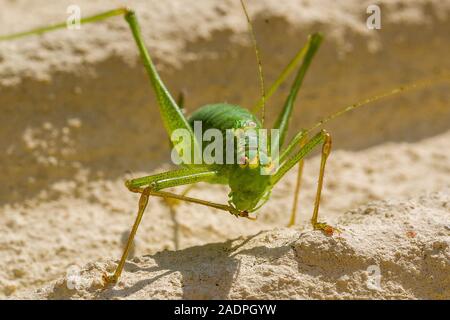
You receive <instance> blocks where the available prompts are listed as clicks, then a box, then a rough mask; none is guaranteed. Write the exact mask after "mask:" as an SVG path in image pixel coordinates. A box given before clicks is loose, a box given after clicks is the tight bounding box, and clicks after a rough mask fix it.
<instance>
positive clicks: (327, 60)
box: [0, 0, 450, 299]
mask: <svg viewBox="0 0 450 320" xmlns="http://www.w3.org/2000/svg"><path fill="white" fill-rule="evenodd" d="M74 2H76V4H78V5H79V6H80V8H81V10H82V14H83V15H84V14H86V15H88V14H93V13H97V12H99V11H102V10H107V9H111V8H115V7H117V6H120V5H124V4H125V5H128V6H130V7H133V8H134V9H135V10H136V11H137V14H138V17H139V19H140V21H141V24H142V29H143V34H144V38H145V40H146V42H147V44H148V47H149V49H150V52H151V54H152V57H153V58H154V60H155V62H156V64H157V67H158V69H159V70H160V71H161V76H162V78H163V79H164V81H165V82H166V83H167V85H168V87H169V88H170V90H171V92H172V93H173V94H174V95H177V93H178V92H180V91H184V92H186V104H187V106H186V108H187V111H188V112H191V111H192V110H195V109H196V108H197V107H198V106H200V105H203V104H206V103H211V102H223V101H227V102H230V103H237V104H241V105H243V106H251V105H252V104H253V103H254V102H255V101H256V100H257V99H258V95H259V87H258V82H257V81H258V78H257V73H256V64H255V57H254V52H253V50H252V46H251V43H250V41H249V37H248V34H247V29H246V28H247V26H246V21H245V18H244V16H243V13H242V10H241V8H240V5H239V2H238V1H234V0H221V1H211V0H204V1H200V0H199V1H197V0H196V1H185V0H167V1H119V0H117V1H110V0H89V1H88V0H77V1H65V0H64V1H59V0H58V1H48V0H39V1H31V0H17V1H8V0H0V8H1V10H0V34H5V33H9V32H15V31H22V30H26V29H28V28H31V27H36V26H40V25H42V24H43V23H44V24H45V23H51V22H59V21H64V20H65V19H66V17H67V13H66V9H67V6H68V5H69V4H73V3H74ZM247 2H248V7H249V12H250V14H251V16H252V18H253V21H254V27H255V31H256V35H257V40H258V43H259V46H260V48H261V55H262V58H263V67H264V71H265V75H266V82H267V83H271V82H272V81H273V80H274V79H276V76H277V75H278V73H279V72H280V71H281V70H282V68H283V67H284V66H285V65H286V63H287V62H288V61H289V59H291V58H292V57H293V56H294V54H295V53H296V51H298V50H299V49H300V48H301V47H302V45H303V43H304V42H305V41H306V37H307V35H308V34H309V33H311V32H315V31H322V32H323V33H324V34H325V36H326V41H325V43H324V45H323V47H322V48H321V50H320V52H319V53H318V55H317V57H316V58H315V60H314V62H313V65H312V67H311V70H310V72H309V73H308V75H307V77H306V79H305V83H304V86H303V87H302V90H301V92H300V95H299V102H298V105H299V107H298V109H297V110H295V112H294V119H293V120H292V126H291V132H296V131H297V130H299V129H300V128H301V127H308V126H310V125H311V124H313V123H314V122H316V121H317V120H319V119H320V118H322V117H323V116H325V115H327V114H329V113H331V112H332V111H336V110H338V109H339V108H340V107H343V106H345V105H348V104H351V103H354V102H356V101H359V100H361V99H363V98H366V97H368V96H372V95H373V94H376V93H379V92H385V91H386V90H389V89H391V88H393V87H396V86H399V85H401V84H403V83H408V82H411V81H414V80H418V79H424V78H429V77H432V76H435V75H436V74H440V73H442V72H443V71H446V70H450V60H449V59H448V58H447V56H446V55H445V53H446V52H450V42H449V41H448V34H449V30H450V19H449V15H450V2H449V1H440V0H413V1H411V0H392V1H388V0H385V1H380V2H379V3H380V5H381V8H382V14H383V15H382V17H383V20H382V21H383V22H382V29H381V30H377V31H374V30H368V29H367V28H366V24H365V19H366V17H367V14H366V8H367V6H368V4H370V3H371V1H359V0H358V1H357V0H355V1H353V0H352V1H350V0H349V1H332V0H330V1H327V0H320V1H297V0H289V1H283V3H284V5H283V6H280V5H279V1H275V0H258V1H252V0H249V1H247ZM187 3H188V4H187ZM18 17H20V19H18ZM18 21H19V22H18ZM288 91H289V85H283V86H282V87H281V88H280V92H279V93H277V94H276V95H275V96H274V97H273V98H272V99H271V100H269V102H268V106H267V110H268V114H267V117H268V120H269V121H270V120H273V119H274V116H275V115H276V113H277V112H278V110H280V106H281V105H282V103H283V101H284V99H285V97H286V95H287V93H288ZM449 100H450V90H449V85H448V82H447V83H438V84H436V85H433V86H430V87H429V88H426V89H423V90H420V91H416V92H410V93H407V94H404V95H402V96H399V97H396V98H393V99H389V100H383V101H381V102H378V103H375V104H373V105H372V106H370V107H367V108H364V109H361V110H358V111H355V112H354V113H352V114H348V115H346V116H344V117H342V118H340V119H337V120H336V121H334V122H332V123H330V124H329V125H327V129H328V130H329V131H330V132H331V133H332V135H333V139H334V140H333V141H334V152H333V153H332V155H331V156H330V159H329V164H328V168H327V173H326V179H325V190H324V194H323V201H322V205H321V213H320V217H321V219H322V220H326V221H327V222H329V223H330V224H333V225H338V226H339V227H341V229H342V233H341V234H340V235H338V236H336V235H335V236H333V237H328V236H326V235H324V234H322V233H321V232H313V231H312V230H310V227H309V225H308V220H309V219H310V217H311V212H312V204H313V201H314V193H315V184H316V181H317V172H318V165H319V159H318V157H317V156H312V157H310V158H309V159H308V160H307V162H306V164H305V176H304V180H303V189H302V192H301V195H300V201H299V203H300V204H299V206H300V212H299V216H298V225H297V227H296V228H294V229H288V228H284V226H285V225H286V224H287V222H288V220H289V213H290V208H291V206H292V198H293V189H294V186H295V178H296V177H295V170H294V171H292V172H291V173H290V174H288V175H287V176H286V178H285V179H283V180H282V182H281V183H280V184H279V185H278V186H277V187H276V188H275V190H274V192H273V195H272V198H271V200H270V201H269V202H268V203H267V205H266V206H265V207H264V208H262V209H261V210H260V212H259V216H258V220H257V221H256V222H252V221H247V220H243V219H236V218H235V217H232V216H231V215H229V214H226V213H222V212H217V211H214V210H210V209H208V208H202V207H198V206H196V205H191V204H180V205H179V206H178V207H177V210H176V212H172V211H171V210H169V208H168V207H167V206H166V204H165V203H164V202H163V201H161V200H160V199H151V201H150V205H149V208H148V210H147V213H146V215H145V216H144V219H143V221H142V224H141V226H140V228H139V231H138V235H137V241H136V247H135V249H134V252H133V255H134V258H133V259H131V260H130V262H129V263H128V264H127V266H126V269H125V272H124V275H123V279H122V281H121V282H120V283H119V284H118V285H117V286H116V287H114V288H109V289H107V290H100V287H99V285H100V283H99V279H100V278H99V276H100V275H101V273H102V272H104V271H112V270H113V268H114V266H115V262H116V259H118V258H119V256H120V254H121V247H122V245H123V242H124V239H126V236H127V233H128V232H129V229H130V227H131V224H132V222H133V220H134V215H135V213H136V207H137V197H136V195H134V194H131V193H129V192H128V191H127V190H126V189H125V187H124V185H123V182H124V180H125V179H128V178H131V177H139V176H144V175H148V174H151V173H155V172H160V171H161V170H167V169H168V168H169V167H170V166H169V164H168V159H169V149H168V142H167V137H166V134H165V132H164V129H163V126H162V123H161V121H160V120H159V114H158V111H157V107H156V104H155V100H154V97H153V94H152V92H151V89H150V86H149V83H148V79H147V78H146V75H145V74H144V71H143V68H142V65H141V64H140V61H139V59H138V57H137V53H136V48H135V46H134V43H133V42H132V38H131V35H130V33H129V30H128V29H127V26H126V24H125V22H124V21H123V20H122V19H121V18H119V17H117V18H114V19H112V20H110V21H108V22H104V23H100V24H96V25H89V26H83V27H82V28H81V30H77V31H68V30H61V31H57V32H54V33H49V34H46V35H43V36H39V37H30V38H26V39H22V40H17V41H13V42H0V106H1V109H2V114H1V117H0V132H1V134H0V150H1V152H2V154H3V156H2V157H0V168H1V170H2V174H1V175H0V266H2V268H0V298H19V297H20V298H43V299H47V298H52V299H54V298H145V299H147V298H183V297H184V298H256V299H259V298H338V299H342V298H439V299H450V291H449V290H450V289H449V288H450V283H449V282H450V280H449V275H450V262H449V244H450V239H449V236H450V230H449V228H450V227H449V222H450V219H449V214H450V205H449V203H450V198H449V197H450V151H449V148H448V145H449V141H450V131H449V129H450V107H449V103H448V102H449ZM181 190H182V188H181V189H180V191H181ZM227 193H228V191H227V190H226V188H224V187H220V186H208V185H205V184H200V185H199V186H198V187H196V188H195V189H194V190H192V192H191V193H190V195H192V196H195V197H201V198H203V199H210V200H214V201H220V202H224V201H226V200H227V197H226V195H227ZM176 249H177V251H174V250H176ZM368 268H369V269H368ZM373 268H375V269H376V270H378V269H377V268H379V270H380V272H381V273H380V276H381V278H380V286H377V285H376V284H377V282H376V280H377V279H378V278H376V277H375V278H374V272H376V270H375V271H373V270H374V269H373ZM374 281H375V282H374ZM373 283H375V287H374V284H373ZM380 288H381V289H380Z"/></svg>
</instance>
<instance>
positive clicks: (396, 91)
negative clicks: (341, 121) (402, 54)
mask: <svg viewBox="0 0 450 320" xmlns="http://www.w3.org/2000/svg"><path fill="white" fill-rule="evenodd" d="M446 80H447V81H448V80H450V74H444V75H441V76H437V77H434V78H430V79H425V80H421V81H417V82H413V83H409V84H405V85H403V86H401V87H397V88H395V89H392V90H390V91H388V92H385V93H380V94H377V95H375V96H373V97H370V98H366V99H364V100H361V101H359V102H357V103H354V104H352V105H349V106H347V107H345V108H343V109H341V110H339V111H338V112H335V113H333V114H331V115H329V116H327V117H325V118H323V119H322V120H320V121H319V122H317V123H316V124H314V125H313V126H312V127H311V128H309V129H308V131H307V133H309V132H311V131H313V130H315V129H317V128H319V127H321V126H323V125H324V124H326V123H328V122H330V121H331V120H333V119H335V118H337V117H340V116H342V115H343V114H345V113H347V112H349V111H351V110H354V109H357V108H359V107H362V106H365V105H367V104H369V103H372V102H375V101H378V100H381V99H384V98H387V97H390V96H393V95H396V94H400V93H404V92H407V91H411V90H415V89H419V88H424V87H428V86H430V85H432V84H435V83H436V82H440V81H446Z"/></svg>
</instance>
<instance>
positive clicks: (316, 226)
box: [313, 222, 342, 237]
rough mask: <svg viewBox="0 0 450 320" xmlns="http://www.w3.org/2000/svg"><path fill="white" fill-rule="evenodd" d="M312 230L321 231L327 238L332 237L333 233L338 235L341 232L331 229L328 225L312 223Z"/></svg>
mask: <svg viewBox="0 0 450 320" xmlns="http://www.w3.org/2000/svg"><path fill="white" fill-rule="evenodd" d="M313 228H314V230H321V231H323V233H325V234H326V235H327V236H330V237H331V236H332V235H333V234H334V233H338V234H340V233H341V232H342V231H341V230H340V229H338V228H335V227H332V226H330V225H328V224H327V223H325V222H317V223H313Z"/></svg>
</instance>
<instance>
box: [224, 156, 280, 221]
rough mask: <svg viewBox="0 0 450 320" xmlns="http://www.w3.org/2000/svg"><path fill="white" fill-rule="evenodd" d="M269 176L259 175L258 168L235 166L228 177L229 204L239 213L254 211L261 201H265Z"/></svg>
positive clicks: (269, 186)
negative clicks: (229, 189)
mask: <svg viewBox="0 0 450 320" xmlns="http://www.w3.org/2000/svg"><path fill="white" fill-rule="evenodd" d="M270 177H271V176H270V175H263V174H261V168H260V166H255V167H251V166H249V165H247V166H242V165H241V166H236V168H235V170H232V172H231V174H230V176H229V180H228V183H229V186H230V188H231V192H230V193H229V194H228V196H229V198H230V199H229V201H230V203H231V204H232V205H233V206H234V207H235V208H236V209H237V210H239V211H246V212H252V211H255V210H256V209H257V207H258V205H259V204H260V201H261V200H266V198H267V197H268V194H269V191H270V189H271V185H270Z"/></svg>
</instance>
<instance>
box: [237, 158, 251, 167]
mask: <svg viewBox="0 0 450 320" xmlns="http://www.w3.org/2000/svg"><path fill="white" fill-rule="evenodd" d="M248 163H249V161H248V157H247V156H243V157H241V160H240V161H239V167H241V168H245V167H246V166H248Z"/></svg>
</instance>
